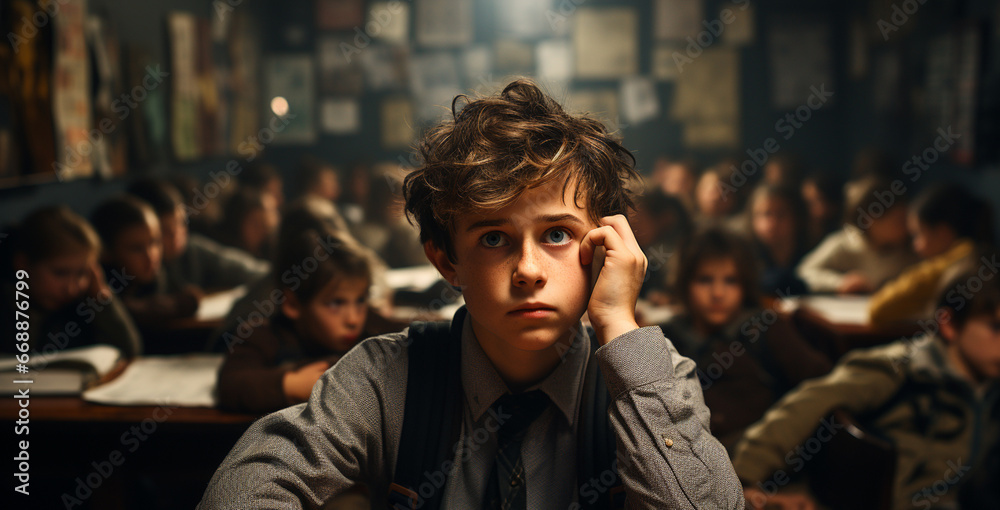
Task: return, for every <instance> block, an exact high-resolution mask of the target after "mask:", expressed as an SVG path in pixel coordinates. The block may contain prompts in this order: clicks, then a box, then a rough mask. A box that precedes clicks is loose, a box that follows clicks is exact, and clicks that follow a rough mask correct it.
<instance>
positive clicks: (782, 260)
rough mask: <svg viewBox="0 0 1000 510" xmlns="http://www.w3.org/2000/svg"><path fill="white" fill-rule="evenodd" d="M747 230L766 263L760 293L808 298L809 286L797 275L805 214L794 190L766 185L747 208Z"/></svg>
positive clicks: (751, 199)
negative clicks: (803, 295)
mask: <svg viewBox="0 0 1000 510" xmlns="http://www.w3.org/2000/svg"><path fill="white" fill-rule="evenodd" d="M747 220H748V223H749V225H747V227H748V228H747V230H748V231H749V232H750V237H751V239H752V240H753V245H754V248H755V250H754V251H755V252H756V254H757V256H758V258H759V259H760V261H761V262H762V263H763V271H762V273H761V278H760V290H761V292H763V293H764V294H769V295H775V294H777V293H778V292H781V293H783V294H785V295H799V294H805V293H806V291H807V289H806V284H805V283H804V282H803V281H802V280H801V279H799V277H798V276H796V274H795V267H796V266H798V264H799V261H800V260H801V259H802V256H803V255H804V253H803V244H804V243H803V241H804V239H803V233H804V230H805V229H804V211H803V206H802V202H801V200H799V196H798V194H797V193H796V192H795V191H794V190H793V189H792V188H786V187H780V186H775V185H772V184H762V185H760V186H758V187H757V189H756V190H754V192H753V195H751V197H750V202H749V203H748V204H747Z"/></svg>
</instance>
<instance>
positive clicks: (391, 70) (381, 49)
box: [358, 45, 410, 90]
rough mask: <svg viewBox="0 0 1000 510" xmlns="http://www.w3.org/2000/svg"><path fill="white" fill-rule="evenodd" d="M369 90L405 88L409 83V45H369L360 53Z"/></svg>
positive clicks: (359, 56)
mask: <svg viewBox="0 0 1000 510" xmlns="http://www.w3.org/2000/svg"><path fill="white" fill-rule="evenodd" d="M358 59H359V60H360V61H361V67H362V68H363V69H364V72H365V82H366V83H367V85H368V89H369V90H403V89H406V87H407V86H408V85H409V80H410V71H409V62H410V53H409V48H408V47H407V46H402V45H396V46H381V45H380V46H375V45H372V46H369V47H367V48H365V51H363V52H362V53H361V55H358Z"/></svg>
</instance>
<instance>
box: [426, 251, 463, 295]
mask: <svg viewBox="0 0 1000 510" xmlns="http://www.w3.org/2000/svg"><path fill="white" fill-rule="evenodd" d="M424 254H425V255H427V260H429V261H431V264H434V267H436V268H437V270H438V272H439V273H441V276H442V277H443V278H444V279H445V280H447V281H448V283H450V284H451V285H456V286H457V285H459V281H458V274H457V272H456V271H455V266H453V265H452V263H451V260H448V253H447V252H446V251H445V250H442V249H441V248H438V247H437V246H436V245H435V244H434V243H433V242H432V241H427V242H425V243H424Z"/></svg>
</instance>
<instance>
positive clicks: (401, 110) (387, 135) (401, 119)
mask: <svg viewBox="0 0 1000 510" xmlns="http://www.w3.org/2000/svg"><path fill="white" fill-rule="evenodd" d="M381 121H382V146H383V147H384V148H386V149H408V148H410V145H411V144H412V143H413V138H414V133H415V132H414V129H413V104H412V103H411V102H410V100H409V99H407V98H405V97H398V98H389V99H385V100H384V101H382V112H381Z"/></svg>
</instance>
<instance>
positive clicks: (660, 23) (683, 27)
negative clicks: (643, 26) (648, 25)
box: [653, 0, 705, 40]
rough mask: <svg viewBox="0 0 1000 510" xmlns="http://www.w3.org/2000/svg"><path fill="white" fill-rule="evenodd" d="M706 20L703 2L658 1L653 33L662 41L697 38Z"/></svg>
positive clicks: (654, 15)
mask: <svg viewBox="0 0 1000 510" xmlns="http://www.w3.org/2000/svg"><path fill="white" fill-rule="evenodd" d="M704 19H705V16H704V11H703V10H702V4H701V0H656V4H655V5H654V7H653V24H654V25H653V33H654V34H655V36H656V38H657V39H660V40H671V39H678V40H684V39H685V38H687V37H695V36H697V35H698V32H699V31H700V30H701V28H702V27H701V22H702V21H704Z"/></svg>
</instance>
